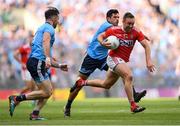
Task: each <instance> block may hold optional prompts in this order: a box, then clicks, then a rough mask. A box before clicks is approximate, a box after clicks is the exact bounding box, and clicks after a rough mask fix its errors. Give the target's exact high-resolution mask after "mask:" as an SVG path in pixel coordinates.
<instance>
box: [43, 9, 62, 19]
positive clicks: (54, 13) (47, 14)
mask: <svg viewBox="0 0 180 126" xmlns="http://www.w3.org/2000/svg"><path fill="white" fill-rule="evenodd" d="M58 14H59V11H58V9H57V8H55V7H48V9H47V10H46V11H45V13H44V15H45V18H46V19H49V18H51V17H52V16H57V15H58Z"/></svg>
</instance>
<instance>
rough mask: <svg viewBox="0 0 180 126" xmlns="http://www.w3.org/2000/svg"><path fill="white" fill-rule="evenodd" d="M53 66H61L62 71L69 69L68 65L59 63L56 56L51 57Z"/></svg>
mask: <svg viewBox="0 0 180 126" xmlns="http://www.w3.org/2000/svg"><path fill="white" fill-rule="evenodd" d="M51 66H52V67H55V68H60V69H61V70H62V71H68V65H67V64H61V63H59V62H58V61H57V60H56V59H55V58H52V59H51Z"/></svg>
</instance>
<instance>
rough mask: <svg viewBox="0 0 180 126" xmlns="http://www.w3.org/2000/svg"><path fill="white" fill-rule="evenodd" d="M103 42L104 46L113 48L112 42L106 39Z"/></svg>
mask: <svg viewBox="0 0 180 126" xmlns="http://www.w3.org/2000/svg"><path fill="white" fill-rule="evenodd" d="M101 44H102V46H104V47H106V48H108V49H111V43H110V42H108V41H106V40H105V41H103V42H101Z"/></svg>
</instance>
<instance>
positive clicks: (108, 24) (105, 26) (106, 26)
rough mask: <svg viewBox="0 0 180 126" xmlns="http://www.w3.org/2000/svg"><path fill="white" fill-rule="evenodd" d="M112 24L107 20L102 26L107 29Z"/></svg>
mask: <svg viewBox="0 0 180 126" xmlns="http://www.w3.org/2000/svg"><path fill="white" fill-rule="evenodd" d="M111 26H112V24H110V23H109V22H107V21H106V22H104V23H103V24H102V25H101V26H100V28H105V29H107V28H110V27H111Z"/></svg>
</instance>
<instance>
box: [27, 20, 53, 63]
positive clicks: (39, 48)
mask: <svg viewBox="0 0 180 126" xmlns="http://www.w3.org/2000/svg"><path fill="white" fill-rule="evenodd" d="M44 32H48V33H49V34H50V36H51V40H50V52H51V48H52V46H53V43H54V40H55V37H54V36H55V35H54V34H55V30H54V27H53V26H52V25H51V24H49V23H47V22H46V23H44V24H43V25H42V26H41V27H39V28H38V30H37V32H36V34H35V36H34V39H33V41H32V48H31V54H30V57H34V58H37V59H39V60H42V61H45V59H46V56H45V54H44V49H43V34H44Z"/></svg>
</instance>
